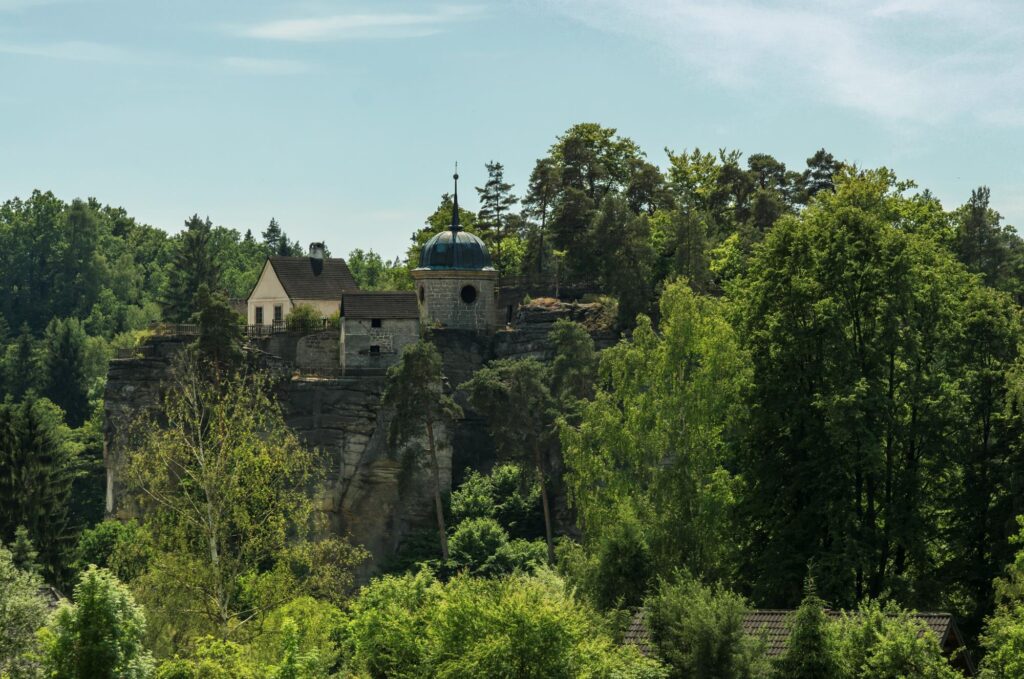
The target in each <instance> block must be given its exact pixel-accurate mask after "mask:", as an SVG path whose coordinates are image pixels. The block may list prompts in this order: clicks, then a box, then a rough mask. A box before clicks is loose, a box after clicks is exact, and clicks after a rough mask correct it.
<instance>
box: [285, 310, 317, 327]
mask: <svg viewBox="0 0 1024 679" xmlns="http://www.w3.org/2000/svg"><path fill="white" fill-rule="evenodd" d="M322 320H323V314H321V313H320V310H319V309H317V308H316V307H314V306H312V305H311V304H297V305H295V306H294V307H292V310H291V311H290V312H288V318H286V319H285V323H286V324H287V326H288V329H289V330H308V329H310V328H317V327H319V325H320V323H321V321H322Z"/></svg>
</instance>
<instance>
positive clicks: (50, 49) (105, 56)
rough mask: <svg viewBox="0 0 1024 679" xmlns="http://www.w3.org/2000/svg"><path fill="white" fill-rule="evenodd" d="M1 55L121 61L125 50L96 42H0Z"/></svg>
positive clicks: (69, 59)
mask: <svg viewBox="0 0 1024 679" xmlns="http://www.w3.org/2000/svg"><path fill="white" fill-rule="evenodd" d="M0 53H2V54H16V55H21V56H29V57H43V58H46V59H63V60H67V61H108V62H112V61H121V60H123V59H124V58H125V56H126V54H125V52H124V50H122V49H121V48H119V47H114V46H112V45H103V44H100V43H95V42H82V41H75V40H72V41H67V42H53V43H40V44H24V43H6V42H0Z"/></svg>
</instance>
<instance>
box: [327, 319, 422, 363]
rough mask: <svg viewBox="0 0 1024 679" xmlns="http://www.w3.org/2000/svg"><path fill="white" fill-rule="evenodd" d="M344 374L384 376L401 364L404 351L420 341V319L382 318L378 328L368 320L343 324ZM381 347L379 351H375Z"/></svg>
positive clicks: (344, 322) (350, 321)
mask: <svg viewBox="0 0 1024 679" xmlns="http://www.w3.org/2000/svg"><path fill="white" fill-rule="evenodd" d="M341 328H342V329H341V356H342V370H343V372H344V373H345V374H346V375H358V374H364V373H380V372H383V371H385V370H387V369H388V368H389V367H391V366H392V365H394V364H395V363H397V362H398V358H399V356H401V353H402V349H404V348H405V347H406V346H408V345H409V344H412V343H414V342H416V341H417V340H418V339H419V338H420V322H419V319H417V318H382V319H380V327H379V328H374V327H373V323H372V321H371V319H368V318H365V319H363V318H359V319H352V318H342V320H341ZM371 347H377V348H378V351H377V352H373V351H371Z"/></svg>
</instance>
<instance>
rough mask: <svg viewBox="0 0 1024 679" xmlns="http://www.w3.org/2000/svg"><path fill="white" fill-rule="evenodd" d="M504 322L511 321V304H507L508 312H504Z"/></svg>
mask: <svg viewBox="0 0 1024 679" xmlns="http://www.w3.org/2000/svg"><path fill="white" fill-rule="evenodd" d="M505 322H506V323H511V322H512V305H511V304H509V305H508V312H507V313H506V314H505Z"/></svg>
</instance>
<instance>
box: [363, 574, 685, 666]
mask: <svg viewBox="0 0 1024 679" xmlns="http://www.w3.org/2000/svg"><path fill="white" fill-rule="evenodd" d="M346 638H347V646H348V648H347V649H346V653H345V655H346V657H347V659H348V664H347V667H346V669H347V670H348V671H349V672H350V673H352V674H356V675H359V676H364V675H365V676H373V677H385V676H387V677H398V676H436V677H440V678H444V679H454V678H455V677H460V678H461V677H465V678H466V679H485V678H488V677H521V678H523V679H530V678H532V677H537V678H539V677H544V678H545V679H569V677H628V678H630V679H665V677H666V674H665V672H664V668H662V667H661V665H660V664H659V663H658V662H656V661H653V660H650V659H647V658H644V657H643V656H641V655H640V653H639V652H638V651H637V650H636V649H635V648H634V647H631V646H620V645H619V644H617V643H615V641H614V640H613V637H612V634H611V631H610V626H609V624H608V622H607V621H606V620H604V619H603V617H602V616H601V615H600V614H599V613H597V612H596V611H594V610H593V609H592V608H590V607H589V606H587V605H586V604H582V603H580V602H579V601H578V600H577V599H575V598H574V597H573V596H572V592H571V590H570V589H569V588H568V587H566V586H565V584H564V583H563V582H562V581H561V580H560V579H559V578H557V577H556V576H554V575H553V574H552V573H550V572H543V573H540V574H538V575H535V576H531V575H526V574H517V575H512V576H507V577H502V578H474V577H470V576H465V575H458V576H455V577H454V578H452V579H451V580H450V581H448V582H447V583H441V582H438V581H437V580H435V579H434V578H433V577H432V576H431V575H430V573H429V572H427V571H421V572H419V573H418V574H409V575H405V576H402V577H394V576H387V577H384V578H380V579H376V580H374V581H373V582H371V583H370V584H369V585H368V586H367V587H365V588H364V589H363V592H362V596H360V597H359V599H357V600H356V601H355V602H354V603H353V606H352V609H351V613H350V617H349V623H348V629H347V634H346Z"/></svg>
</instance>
